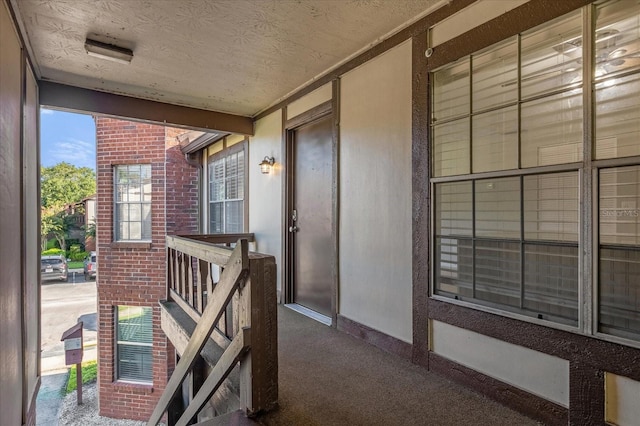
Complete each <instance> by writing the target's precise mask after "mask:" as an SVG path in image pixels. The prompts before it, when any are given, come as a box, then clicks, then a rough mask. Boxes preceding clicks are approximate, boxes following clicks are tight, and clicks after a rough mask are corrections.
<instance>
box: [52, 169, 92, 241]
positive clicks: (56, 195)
mask: <svg viewBox="0 0 640 426" xmlns="http://www.w3.org/2000/svg"><path fill="white" fill-rule="evenodd" d="M95 192H96V176H95V173H94V171H93V170H92V169H90V168H89V167H76V166H73V165H71V164H69V163H64V162H63V163H58V164H56V165H55V166H52V167H42V169H41V172H40V193H41V227H40V234H41V235H42V244H43V247H44V248H46V242H47V238H48V237H49V236H50V235H53V236H54V238H55V239H56V240H57V241H58V244H59V245H60V248H61V249H62V250H66V245H67V244H66V238H67V233H68V230H69V225H70V222H69V219H70V217H69V216H68V215H67V213H66V210H65V207H66V206H67V205H69V204H73V203H77V202H79V201H82V200H83V199H84V198H86V197H88V196H90V195H92V194H95Z"/></svg>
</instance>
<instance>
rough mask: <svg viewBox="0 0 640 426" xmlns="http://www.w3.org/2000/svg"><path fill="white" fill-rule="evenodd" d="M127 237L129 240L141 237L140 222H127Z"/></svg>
mask: <svg viewBox="0 0 640 426" xmlns="http://www.w3.org/2000/svg"><path fill="white" fill-rule="evenodd" d="M129 239H130V240H141V239H142V223H140V222H129Z"/></svg>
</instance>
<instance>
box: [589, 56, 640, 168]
mask: <svg viewBox="0 0 640 426" xmlns="http://www.w3.org/2000/svg"><path fill="white" fill-rule="evenodd" d="M638 60H639V61H640V59H638ZM639 98H640V75H638V74H636V75H631V76H628V77H624V78H617V79H610V80H607V81H605V82H604V83H600V84H598V85H596V118H595V120H596V158H598V159H601V158H618V157H629V156H632V155H640V142H638V141H640V103H639V102H638V99H639Z"/></svg>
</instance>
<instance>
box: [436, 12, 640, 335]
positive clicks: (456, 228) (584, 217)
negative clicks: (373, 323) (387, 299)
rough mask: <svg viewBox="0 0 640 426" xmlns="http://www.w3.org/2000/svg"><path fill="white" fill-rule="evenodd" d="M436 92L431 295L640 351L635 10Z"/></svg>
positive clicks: (491, 54) (505, 46)
mask: <svg viewBox="0 0 640 426" xmlns="http://www.w3.org/2000/svg"><path fill="white" fill-rule="evenodd" d="M585 18H587V19H585ZM590 19H592V20H593V21H594V25H593V28H595V30H593V31H592V30H590V28H591V27H592V25H591V24H590V23H588V21H589V20H590ZM589 31H592V32H591V33H588V32H589ZM585 34H587V35H588V37H586V36H585ZM585 40H586V41H588V40H592V43H588V44H591V46H589V45H588V44H587V43H586V42H585ZM590 63H593V64H594V65H593V66H588V64H590ZM585 64H587V65H585ZM432 87H433V89H432V116H431V132H432V143H433V150H432V152H433V158H432V179H431V181H432V189H433V191H432V193H433V195H434V201H435V202H434V204H433V206H434V207H433V214H434V224H435V226H434V238H433V244H434V256H435V259H434V260H435V268H434V285H433V294H434V295H436V296H439V297H444V298H449V299H454V300H460V301H463V302H466V303H469V304H475V305H482V306H486V307H488V308H492V309H494V311H495V309H499V310H502V311H506V312H513V313H516V314H520V315H525V316H530V317H534V318H537V319H541V320H547V321H550V322H553V323H561V324H565V325H569V326H572V327H575V328H576V329H577V330H579V331H582V332H584V333H587V334H595V335H598V334H600V335H603V336H604V335H608V336H612V335H613V336H616V338H619V337H621V338H626V339H632V340H639V341H640V213H639V212H640V142H638V141H639V140H640V2H635V1H634V2H627V1H625V2H622V1H610V2H606V3H601V4H599V5H597V6H588V7H586V8H584V9H581V10H578V11H575V12H573V13H570V14H568V15H565V16H563V17H561V18H558V19H556V20H554V21H551V22H548V23H546V24H544V25H541V26H539V27H536V28H533V29H531V30H528V31H526V32H523V33H521V34H519V35H517V36H515V37H513V38H510V39H508V40H505V41H503V42H501V43H498V44H496V45H494V46H491V47H489V48H487V49H484V50H482V51H479V52H476V53H474V54H472V55H470V56H467V57H464V58H461V59H460V60H458V61H456V62H455V63H452V64H449V65H446V66H444V67H441V68H440V69H438V70H435V71H434V72H433V74H432ZM585 117H587V118H589V119H587V120H585ZM592 123H595V125H591V124H592ZM591 141H593V142H591ZM586 188H592V189H593V191H588V190H585V189H586ZM587 203H592V204H594V207H593V208H592V206H591V205H589V204H587ZM598 211H599V213H598V214H596V212H598ZM591 247H598V248H599V249H598V250H591ZM585 302H586V303H585ZM589 318H592V319H593V321H591V320H590V319H589Z"/></svg>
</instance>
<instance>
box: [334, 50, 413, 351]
mask: <svg viewBox="0 0 640 426" xmlns="http://www.w3.org/2000/svg"><path fill="white" fill-rule="evenodd" d="M411 253H412V247H411V42H409V41H407V42H405V43H403V44H401V45H399V46H397V47H395V48H393V49H391V50H389V51H387V52H385V53H384V54H382V55H380V56H378V57H376V58H375V59H373V60H371V61H369V62H367V63H366V64H364V65H362V66H360V67H359V68H357V69H355V70H353V71H351V72H349V73H347V74H345V75H344V76H343V77H342V80H341V93H340V290H339V311H338V312H339V314H341V315H343V316H345V317H347V318H349V319H352V320H354V321H357V322H359V323H361V324H364V325H366V326H369V327H371V328H374V329H376V330H378V331H381V332H383V333H386V334H388V335H391V336H393V337H395V338H398V339H401V340H403V341H406V342H411V341H412V308H411V306H412V302H411V300H412V278H411V265H412V262H411Z"/></svg>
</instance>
